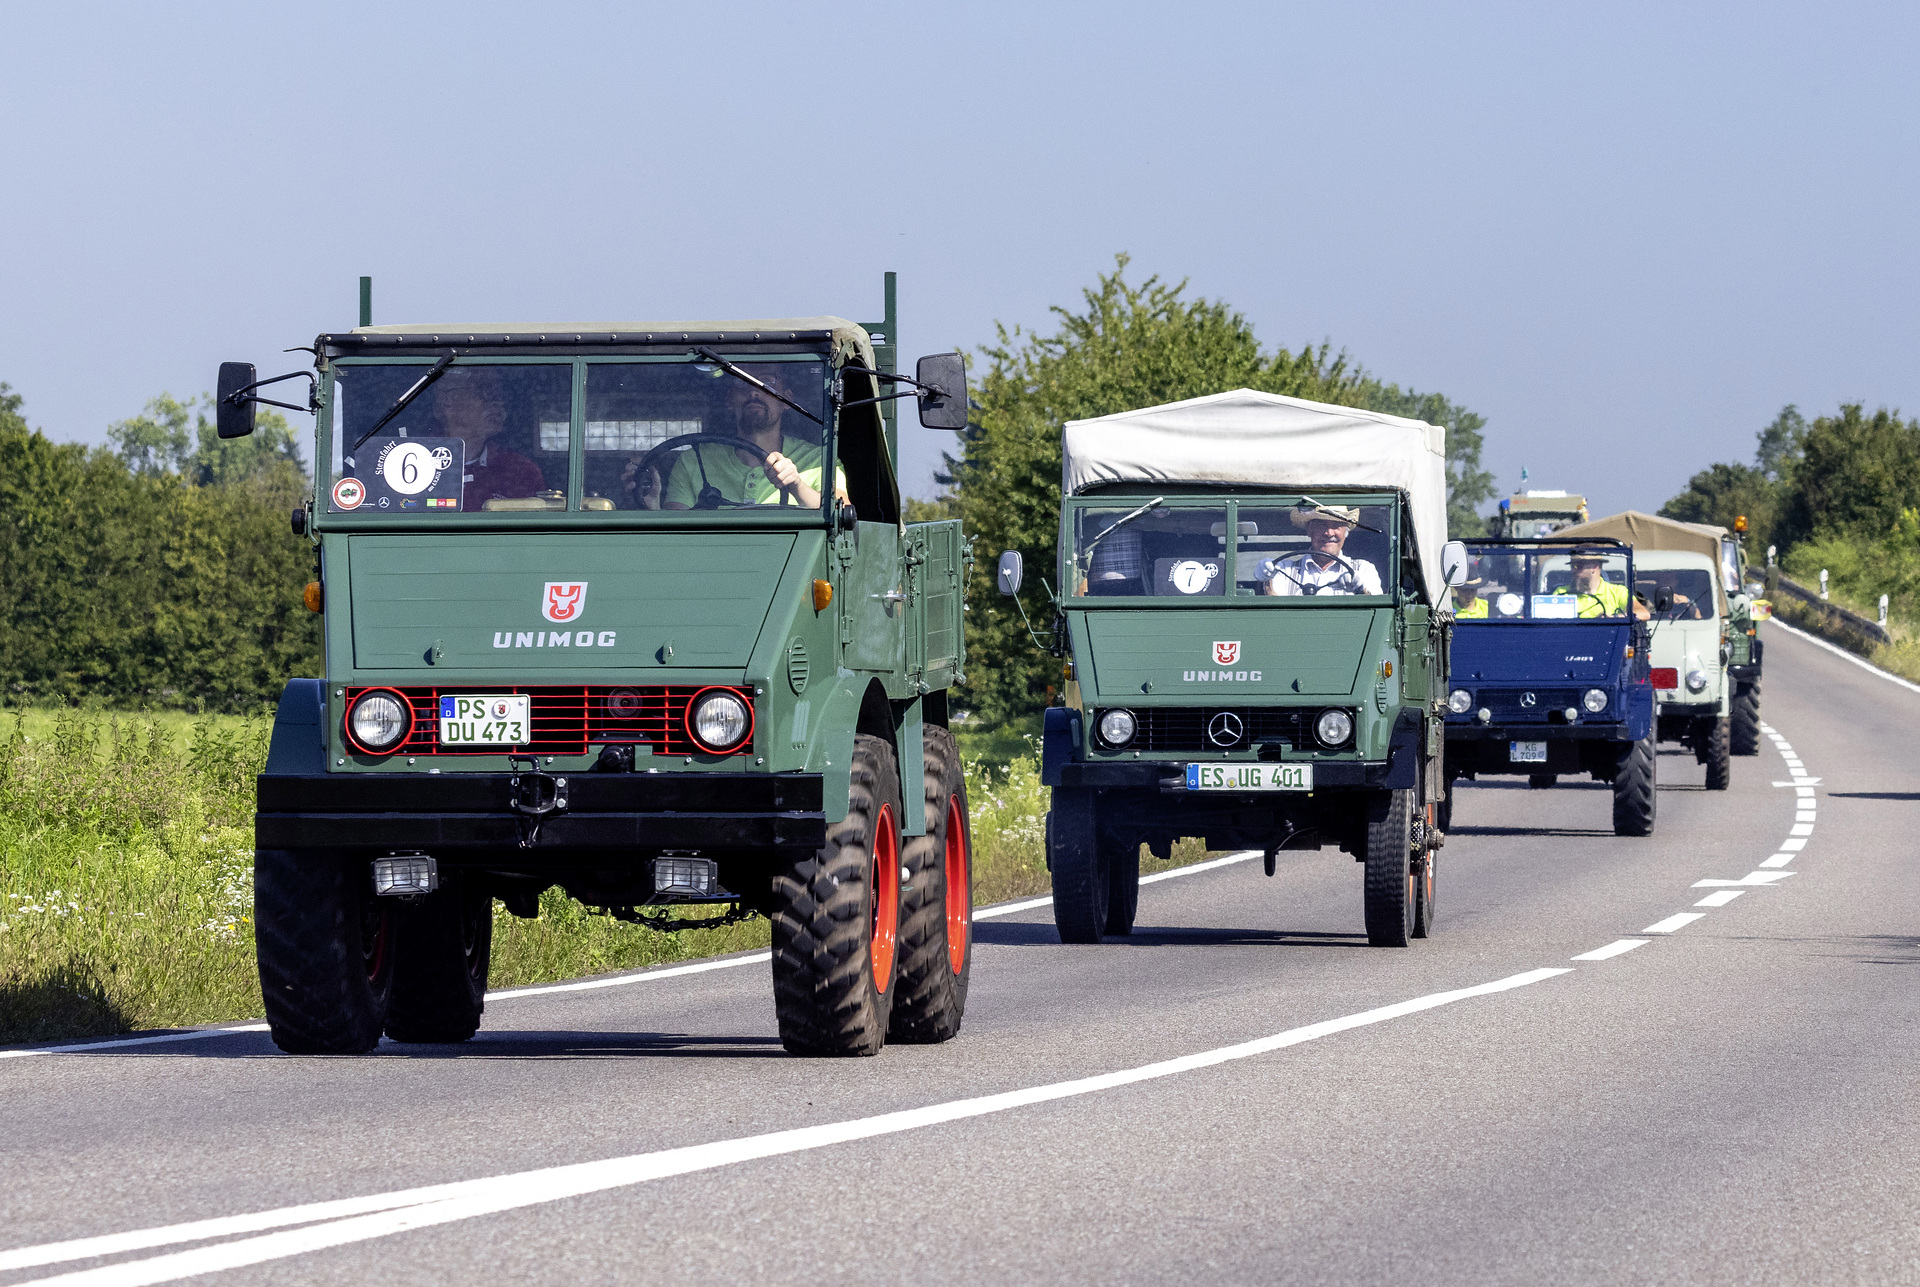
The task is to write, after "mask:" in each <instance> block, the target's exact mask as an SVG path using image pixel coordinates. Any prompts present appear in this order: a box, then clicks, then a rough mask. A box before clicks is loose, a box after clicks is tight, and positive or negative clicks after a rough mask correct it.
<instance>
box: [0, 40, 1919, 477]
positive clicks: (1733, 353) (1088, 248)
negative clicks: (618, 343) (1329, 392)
mask: <svg viewBox="0 0 1920 1287" xmlns="http://www.w3.org/2000/svg"><path fill="white" fill-rule="evenodd" d="M1916 15H1920V9H1916V8H1915V7H1914V6H1911V5H1907V6H1894V5H1886V6H1836V5H1822V6H1818V7H1814V6H1805V7H1797V8H1795V7H1786V6H1779V5H1739V6H1736V5H1725V6H1677V5H1671V4H1663V5H1645V6H1634V5H1625V4H1616V5H1609V6H1586V7H1576V6H1541V5H1513V6H1499V5H1490V6H1474V5H1462V4H1451V5H1337V6H1330V5H1313V6H1288V5H1282V4H1259V5H1210V4H1188V5H1183V6H1168V5H1164V4H1154V5H1130V4H1102V5H1046V4H1042V5H1033V4H1024V5H951V6H941V7H938V8H935V7H933V6H924V7H915V8H909V7H905V6H879V5H861V4H842V5H838V6H833V7H830V8H829V7H826V6H799V5H757V4H750V3H749V4H732V5H726V6H715V5H698V6H688V5H683V6H669V5H606V6H602V5H590V4H570V5H569V4H557V5H549V6H541V7H532V6H526V5H506V4H490V3H480V2H474V3H467V4H462V5H430V4H408V5H391V4H385V5H377V6H376V5H366V6H362V5H355V4H332V5H325V6H317V7H316V6H298V7H295V6H281V7H277V8H269V7H267V6H260V5H234V6H226V7H222V6H218V5H212V4H197V5H193V6H190V7H185V6H182V7H173V8H163V7H160V6H124V7H121V6H98V5H93V6H89V5H83V4H70V5H58V6H54V5H43V6H34V7H31V8H29V7H26V6H16V7H14V8H12V9H11V10H10V11H9V13H8V16H7V23H6V30H7V36H6V45H5V53H4V74H0V181H3V182H4V191H5V193H6V197H5V200H4V201H0V380H4V381H6V382H8V383H10V384H12V385H13V387H14V389H15V390H16V391H18V392H20V393H22V394H24V395H25V397H26V410H27V415H28V418H29V420H30V422H31V423H33V424H35V425H36V426H39V427H42V428H44V429H45V430H46V431H47V432H48V433H50V434H51V435H53V436H54V437H56V438H64V439H79V440H85V441H100V440H102V438H103V435H104V430H105V426H106V425H107V424H108V423H109V422H111V421H113V420H117V419H120V418H123V417H125V416H129V415H132V414H134V413H136V412H137V411H138V410H139V408H140V406H141V404H142V403H143V402H144V401H145V399H146V398H148V397H149V396H151V395H152V394H154V393H157V392H159V391H160V390H162V389H167V390H171V391H172V392H174V393H175V394H183V395H184V394H190V393H195V392H198V391H200V390H202V389H205V388H209V387H211V385H212V383H213V375H214V369H215V366H216V364H217V363H218V362H219V361H220V360H221V359H223V358H242V359H247V360H251V361H254V362H256V363H257V364H259V366H260V367H261V369H262V373H263V374H265V373H267V372H268V371H269V370H271V371H275V372H277V371H279V370H283V369H292V365H294V364H296V363H292V362H290V359H288V358H286V357H283V356H281V355H280V353H279V350H280V349H283V348H285V347H287V346H290V345H295V344H304V343H309V342H310V341H311V339H312V337H313V335H314V334H315V333H316V332H318V331H320V330H322V329H324V328H334V327H342V326H347V325H350V324H352V322H353V321H354V320H355V307H356V290H357V280H358V277H359V275H360V274H362V273H368V274H371V275H372V276H373V277H374V279H375V310H376V320H378V321H388V322H397V321H461V320H494V321H529V322H533V321H559V320H567V319H600V318H634V319H638V318H648V317H663V318H664V317H727V316H768V315H778V314H809V313H818V312H833V313H840V314H843V315H846V316H851V317H854V318H856V319H861V318H865V317H867V316H869V315H877V313H878V310H879V303H880V291H879V287H880V274H881V272H882V271H883V270H886V269H896V270H898V271H899V273H900V275H901V286H900V301H901V309H902V319H901V320H902V325H901V339H902V343H903V345H904V346H905V349H906V351H907V354H908V356H912V355H913V354H916V353H921V352H931V351H935V350H939V349H944V348H949V347H953V346H956V345H957V346H962V347H967V348H972V347H974V346H977V345H979V344H981V343H984V342H986V341H988V340H989V339H990V338H991V337H992V334H993V324H994V322H995V321H996V320H998V321H1003V322H1006V323H1009V324H1012V323H1022V324H1026V325H1030V326H1031V325H1036V324H1037V325H1040V326H1042V327H1044V326H1046V325H1047V324H1048V313H1047V309H1048V306H1049V305H1052V304H1061V303H1073V302H1075V301H1076V300H1077V298H1078V292H1079V291H1080V290H1081V289H1082V288H1083V287H1085V286H1087V285H1089V284H1091V282H1092V281H1093V279H1094V277H1095V275H1096V274H1097V273H1098V272H1100V271H1101V270H1102V269H1104V268H1106V267H1108V266H1109V265H1110V264H1111V262H1112V259H1113V256H1114V254H1115V253H1116V252H1118V251H1126V252H1129V253H1130V254H1131V255H1132V256H1133V263H1134V273H1135V275H1137V276H1145V275H1146V274H1149V273H1159V274H1161V275H1162V276H1164V277H1169V278H1174V279H1179V278H1188V279H1190V280H1191V283H1192V287H1191V288H1192V289H1193V290H1194V291H1196V292H1198V293H1202V294H1205V295H1208V296H1212V297H1216V298H1220V299H1224V300H1226V301H1228V302H1229V303H1231V304H1232V305H1233V306H1234V307H1236V308H1238V309H1239V310H1241V311H1242V312H1244V313H1245V314H1246V315H1247V317H1248V318H1249V319H1250V320H1251V321H1252V322H1253V323H1254V325H1255V326H1256V328H1257V331H1258V333H1259V335H1260V336H1261V338H1262V339H1263V340H1264V341H1265V342H1266V343H1267V344H1269V345H1277V344H1284V345H1287V346H1289V347H1297V346H1298V345H1300V344H1301V343H1303V342H1317V341H1319V340H1322V339H1331V340H1332V341H1333V343H1334V345H1335V347H1336V348H1345V349H1347V350H1348V351H1349V352H1350V353H1351V355H1352V356H1353V357H1354V358H1356V359H1358V360H1359V361H1361V362H1363V363H1365V364H1366V365H1367V366H1368V367H1369V368H1371V369H1372V370H1374V371H1375V372H1376V373H1378V374H1380V375H1382V376H1384V377H1386V378H1389V379H1393V380H1396V381H1399V382H1401V383H1403V384H1411V385H1413V386H1415V387H1418V388H1420V389H1423V390H1425V389H1437V390H1440V391H1442V392H1445V393H1446V394H1448V395H1449V396H1450V397H1452V398H1453V399H1455V400H1456V401H1458V402H1461V403H1464V404H1465V405H1467V406H1469V407H1471V408H1473V409H1474V410H1476V411H1479V412H1481V413H1482V414H1484V415H1485V416H1487V418H1488V421H1489V424H1488V429H1487V453H1486V461H1487V463H1488V464H1489V465H1491V466H1492V467H1493V468H1494V469H1495V470H1496V471H1497V472H1498V475H1499V478H1500V481H1501V483H1502V485H1503V486H1506V487H1511V486H1513V485H1515V484H1516V483H1517V481H1518V475H1519V470H1520V467H1521V466H1522V465H1523V464H1524V465H1526V466H1527V467H1528V468H1529V470H1530V471H1531V474H1532V482H1533V484H1534V485H1535V486H1543V487H1554V486H1565V487H1570V488H1574V489H1582V488H1584V489H1585V490H1586V491H1587V492H1588V494H1589V495H1590V496H1591V497H1592V498H1593V499H1594V502H1595V504H1596V512H1605V511H1608V510H1612V509H1617V508H1624V507H1627V506H1633V507H1637V508H1653V507H1655V506H1657V505H1659V504H1660V503H1661V502H1662V501H1663V500H1664V499H1665V498H1666V497H1668V496H1669V495H1671V494H1672V493H1673V492H1675V491H1676V490H1678V489H1679V488H1680V487H1681V486H1682V485H1684V483H1685V480H1686V478H1687V476H1688V475H1689V474H1690V473H1692V472H1693V471H1694V470H1696V469H1698V468H1700V467H1702V466H1704V465H1705V464H1707V463H1708V462H1709V461H1712V460H1718V459H1736V458H1746V457H1747V456H1749V455H1750V454H1751V449H1752V435H1753V433H1754V431H1755V430H1757V429H1758V428H1759V427H1760V426H1761V425H1763V424H1764V423H1765V422H1766V421H1767V420H1769V419H1770V418H1771V417H1772V416H1773V414H1774V413H1775V412H1776V411H1777V410H1778V409H1779V408H1780V406H1781V405H1782V404H1784V403H1787V402H1795V403H1798V404H1799V405H1800V406H1801V407H1802V409H1803V410H1805V411H1807V412H1808V413H1809V414H1813V413H1817V412H1821V411H1826V410H1830V409H1832V408H1833V407H1834V406H1836V405H1837V404H1838V403H1839V402H1840V401H1842V400H1864V401H1866V402H1868V403H1869V404H1870V405H1878V404H1883V403H1884V404H1888V405H1893V406H1898V407H1904V408H1905V409H1907V410H1908V411H1909V412H1920V389H1917V388H1916V382H1920V370H1917V368H1916V364H1915V362H1914V360H1913V356H1914V353H1915V350H1916V340H1920V319H1917V318H1916V315H1915V305H1914V300H1915V297H1916V291H1915V287H1916V284H1917V283H1916V257H1917V255H1920V251H1917V250H1916V237H1915V235H1914V224H1913V219H1912V216H1911V214H1910V211H1911V210H1912V209H1913V208H1914V195H1915V194H1914V187H1915V184H1916V175H1920V164H1917V163H1920V155H1917V152H1920V148H1917V147H1916V142H1917V138H1916V123H1917V120H1916V118H1917V117H1920V99H1917V98H1916V96H1915V95H1914V94H1913V93H1912V83H1913V70H1912V69H1913V66H1914V61H1915V55H1916V54H1920V18H1917V17H1916ZM298 356H299V355H295V357H296V358H297V357H298ZM903 438H904V444H903V457H904V467H903V474H904V482H905V483H906V486H907V489H908V490H909V491H910V492H915V493H918V494H923V495H924V494H930V492H931V490H932V483H931V471H932V468H933V466H934V464H935V463H936V461H937V459H938V453H939V451H940V450H941V449H942V448H945V447H948V446H950V445H951V441H952V440H951V438H950V437H943V436H941V435H937V434H934V433H932V432H930V431H924V430H920V429H918V428H909V429H906V430H904V431H903Z"/></svg>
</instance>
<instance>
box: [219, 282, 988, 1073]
mask: <svg viewBox="0 0 1920 1287" xmlns="http://www.w3.org/2000/svg"><path fill="white" fill-rule="evenodd" d="M886 311H887V319H886V321H885V322H884V323H879V324H871V323H870V324H868V325H865V326H861V325H857V324H855V323H853V322H849V321H844V320H842V319H840V318H837V317H810V318H780V319H767V320H755V321H736V322H608V323H591V324H570V325H540V326H535V325H498V324H485V325H429V326H367V325H363V326H361V327H359V328H357V329H354V330H351V331H340V332H329V333H326V334H323V335H321V336H319V338H318V339H317V340H316V341H315V342H314V347H313V352H314V354H315V362H314V369H313V371H312V373H311V375H310V378H311V379H312V381H313V383H312V385H311V386H310V405H311V407H312V409H314V410H316V411H317V422H318V423H317V432H316V460H315V470H314V473H315V490H314V495H313V498H312V499H311V501H310V502H309V503H308V504H307V505H306V506H303V507H302V508H301V509H299V510H296V511H294V514H293V528H294V531H295V532H296V533H297V534H300V535H303V536H304V537H305V538H306V539H307V540H308V541H310V542H311V543H312V546H313V551H314V559H315V567H316V569H317V572H316V578H315V584H313V585H311V586H309V587H308V605H309V606H310V607H312V608H314V609H315V610H316V611H320V610H324V613H325V638H326V675H325V678H324V679H323V680H322V679H298V680H294V681H292V682H291V683H289V684H288V685H287V688H286V691H285V694H284V696H283V697H282V699H281V702H280V706H279V712H278V716H277V718H276V720H275V724H274V730H273V741H272V748H271V751H270V754H269V758H268V762H267V766H266V771H265V772H264V773H262V774H261V775H260V778H259V785H258V813H257V815H256V821H255V837H256V845H257V849H256V857H255V890H256V904H255V906H256V920H255V929H256V937H257V945H258V953H259V964H260V976H261V986H262V989H263V992H264V997H265V1003H266V1012H267V1018H268V1022H269V1025H270V1027H271V1031H272V1035H273V1039H274V1041H275V1042H276V1043H277V1044H279V1046H280V1047H281V1048H282V1049H285V1050H289V1051H300V1052H312V1053H352V1052H360V1051H365V1050H368V1049H370V1048H371V1047H373V1046H374V1044H375V1043H376V1042H377V1041H378V1040H379V1038H380V1036H381V1035H382V1033H385V1034H386V1035H387V1036H388V1037H390V1038H393V1039H395V1040H400V1041H436V1042H451V1041H461V1040H465V1039H466V1038H468V1037H470V1036H471V1035H472V1034H473V1033H474V1031H475V1029H476V1028H477V1026H478V1024H479V1022H480V1016H481V1011H482V1009H483V1002H484V997H485V991H486V980H487V965H488V954H489V946H490V942H491V933H492V926H493V917H494V910H493V909H494V900H495V899H498V900H500V901H501V902H502V903H504V905H505V907H506V910H507V911H509V912H511V913H513V914H514V915H517V916H523V917H531V916H535V915H537V914H538V909H539V900H540V896H541V894H542V892H543V891H545V890H547V889H548V888H550V887H553V886H558V887H559V888H560V889H562V890H564V891H565V892H566V893H567V894H570V895H571V896H573V897H574V898H576V899H579V900H580V901H581V902H583V903H586V904H588V905H590V906H592V907H594V908H597V909H601V910H604V911H606V912H608V913H610V914H612V915H614V916H617V917H619V918H621V919H623V920H628V921H637V922H639V923H642V924H646V925H651V926H654V927H656V928H660V929H668V930H671V929H680V928H685V927H689V926H692V925H697V924H702V923H707V924H712V923H724V922H726V921H729V920H735V919H741V918H744V917H746V916H749V915H753V914H759V915H764V916H767V917H770V918H771V919H772V922H773V985H774V1005H775V1010H776V1012H777V1014H778V1018H779V1030H780V1035H781V1039H782V1041H783V1042H784V1043H785V1045H786V1046H787V1048H788V1049H789V1050H792V1051H794V1052H796V1053H804V1054H829V1055H850V1054H872V1053H875V1052H876V1051H877V1050H878V1049H879V1048H880V1046H881V1045H882V1044H883V1042H885V1041H889V1040H894V1041H911V1042H926V1041H940V1040H944V1039H946V1038H949V1037H951V1036H953V1035H954V1034H955V1032H957V1031H958V1029H959V1027H960V1023H961V1017H962V1014H963V1011H964V1007H965V1004H966V995H967V981H968V975H969V970H970V961H971V954H972V941H973V940H972V924H971V921H972V917H971V904H972V894H971V884H972V867H971V858H970V853H969V841H968V826H967V803H966V791H965V786H964V782H963V778H962V774H961V766H960V762H959V757H958V755H957V754H956V752H955V749H954V743H953V739H952V737H951V735H950V734H949V732H948V729H947V715H948V705H947V691H948V689H949V687H950V686H951V685H953V684H954V683H955V682H956V681H957V680H958V679H959V678H960V671H961V666H962V658H963V656H964V651H963V648H962V641H961V620H962V616H961V613H962V603H961V597H962V594H963V591H964V588H965V584H966V572H967V565H968V562H969V559H970V557H971V556H970V553H969V551H968V549H967V546H966V543H965V541H964V539H963V538H962V536H961V533H960V529H959V525H958V524H957V523H954V522H937V523H921V524H913V525H908V524H905V523H903V522H902V521H901V506H900V500H899V493H898V489H897V487H896V484H895V477H894V461H895V459H896V458H897V457H896V452H895V434H894V432H893V429H892V424H891V421H892V417H891V415H890V409H891V407H892V405H893V403H892V402H891V401H890V399H892V398H894V397H900V396H913V395H917V400H918V405H919V411H920V418H921V421H922V423H923V424H925V425H928V426H932V427H938V428H949V429H952V428H959V427H962V426H963V425H964V423H965V419H966V408H967V397H966V386H965V372H964V367H963V365H962V361H961V358H960V356H959V355H958V354H944V355H939V356H936V357H932V358H923V359H921V362H920V366H919V370H918V374H917V377H915V378H908V377H904V376H900V375H897V374H895V371H894V361H893V345H894V324H893V321H894V319H893V312H894V308H893V286H892V275H891V274H889V275H888V282H887V310H886ZM299 374H302V375H306V374H309V373H306V372H301V373H299ZM283 378H292V377H283ZM271 383H274V382H273V381H265V382H256V381H255V380H254V378H253V372H252V369H251V368H250V367H247V366H246V365H245V364H240V363H229V364H226V365H224V366H223V367H222V369H221V387H220V393H219V395H218V404H219V419H220V427H219V428H220V433H221V435H222V436H223V437H233V436H240V435H244V434H246V433H249V432H251V430H252V427H253V425H252V419H253V411H254V408H253V406H252V403H253V402H255V401H259V400H262V399H261V398H260V395H259V394H258V393H257V392H256V390H257V389H258V388H259V387H261V385H262V384H271ZM279 405H287V404H279ZM702 908H706V909H710V910H711V911H712V913H713V914H712V915H704V916H703V915H700V914H699V913H700V909H702ZM689 909H692V913H693V914H691V915H690V914H689Z"/></svg>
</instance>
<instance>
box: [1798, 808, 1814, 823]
mask: <svg viewBox="0 0 1920 1287" xmlns="http://www.w3.org/2000/svg"><path fill="white" fill-rule="evenodd" d="M1814 812H1815V811H1814V810H1812V809H1802V810H1800V812H1798V813H1796V814H1794V815H1793V820H1794V821H1795V822H1814V821H1817V819H1816V818H1815V817H1814V816H1813V815H1814Z"/></svg>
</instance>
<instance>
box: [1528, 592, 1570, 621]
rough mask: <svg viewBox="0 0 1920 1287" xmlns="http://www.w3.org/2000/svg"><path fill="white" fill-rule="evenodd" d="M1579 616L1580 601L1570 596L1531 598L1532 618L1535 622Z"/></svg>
mask: <svg viewBox="0 0 1920 1287" xmlns="http://www.w3.org/2000/svg"><path fill="white" fill-rule="evenodd" d="M1579 615H1580V600H1579V599H1578V598H1576V597H1575V596H1573V595H1571V594H1536V595H1534V596H1533V616H1534V619H1535V620H1536V621H1537V620H1539V619H1541V618H1543V617H1546V618H1550V617H1577V616H1579Z"/></svg>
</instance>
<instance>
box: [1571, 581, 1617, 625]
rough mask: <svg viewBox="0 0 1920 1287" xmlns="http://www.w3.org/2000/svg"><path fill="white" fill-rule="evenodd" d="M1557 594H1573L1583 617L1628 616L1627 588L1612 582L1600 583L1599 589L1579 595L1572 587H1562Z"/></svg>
mask: <svg viewBox="0 0 1920 1287" xmlns="http://www.w3.org/2000/svg"><path fill="white" fill-rule="evenodd" d="M1554 593H1555V594H1572V595H1575V597H1576V598H1577V599H1578V600H1579V608H1578V612H1579V615H1580V616H1583V617H1624V616H1626V615H1627V587H1626V586H1624V585H1615V584H1614V583H1613V582H1611V581H1602V582H1600V585H1599V588H1597V589H1594V590H1589V591H1588V592H1586V593H1585V594H1578V593H1577V592H1576V591H1575V590H1574V588H1573V587H1572V586H1570V585H1567V586H1561V587H1560V588H1559V589H1557V590H1555V591H1554Z"/></svg>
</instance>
